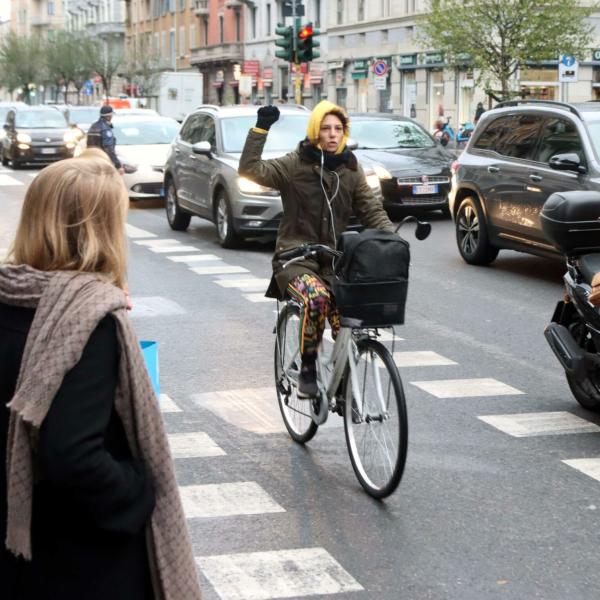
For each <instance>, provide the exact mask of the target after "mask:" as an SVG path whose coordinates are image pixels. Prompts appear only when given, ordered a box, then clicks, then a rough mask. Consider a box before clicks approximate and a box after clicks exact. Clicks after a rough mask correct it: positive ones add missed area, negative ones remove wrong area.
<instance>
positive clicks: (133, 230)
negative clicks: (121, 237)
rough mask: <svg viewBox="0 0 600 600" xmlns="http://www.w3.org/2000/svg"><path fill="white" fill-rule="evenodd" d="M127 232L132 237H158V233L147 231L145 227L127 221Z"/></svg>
mask: <svg viewBox="0 0 600 600" xmlns="http://www.w3.org/2000/svg"><path fill="white" fill-rule="evenodd" d="M125 233H126V234H127V236H128V237H130V238H131V239H138V238H154V237H156V234H154V233H150V232H149V231H145V230H144V229H140V228H139V227H135V226H134V225H130V224H129V223H125Z"/></svg>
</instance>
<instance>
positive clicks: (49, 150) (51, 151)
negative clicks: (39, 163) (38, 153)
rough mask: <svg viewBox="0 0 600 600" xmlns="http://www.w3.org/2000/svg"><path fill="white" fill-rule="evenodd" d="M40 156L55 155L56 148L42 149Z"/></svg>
mask: <svg viewBox="0 0 600 600" xmlns="http://www.w3.org/2000/svg"><path fill="white" fill-rule="evenodd" d="M42 154H56V148H42Z"/></svg>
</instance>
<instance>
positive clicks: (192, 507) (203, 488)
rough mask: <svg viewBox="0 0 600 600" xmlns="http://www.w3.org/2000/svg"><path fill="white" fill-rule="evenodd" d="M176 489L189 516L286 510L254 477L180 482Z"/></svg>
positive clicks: (217, 515) (202, 516)
mask: <svg viewBox="0 0 600 600" xmlns="http://www.w3.org/2000/svg"><path fill="white" fill-rule="evenodd" d="M179 493H180V495H181V502H182V504H183V511H184V513H185V516H186V517H187V518H188V519H201V518H207V517H232V516H236V515H261V514H265V513H279V512H285V509H284V508H283V507H282V506H280V505H279V504H277V502H275V500H273V498H271V496H269V494H267V492H265V490H264V489H263V488H262V487H261V486H260V485H258V483H255V482H254V481H242V482H236V483H211V484H205V485H189V486H182V487H180V488H179Z"/></svg>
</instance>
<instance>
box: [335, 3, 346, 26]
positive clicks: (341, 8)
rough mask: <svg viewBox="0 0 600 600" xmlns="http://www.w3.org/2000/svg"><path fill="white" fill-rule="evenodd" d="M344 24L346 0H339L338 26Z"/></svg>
mask: <svg viewBox="0 0 600 600" xmlns="http://www.w3.org/2000/svg"><path fill="white" fill-rule="evenodd" d="M343 22H344V0H337V24H338V25H341V24H342V23H343Z"/></svg>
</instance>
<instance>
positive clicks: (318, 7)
mask: <svg viewBox="0 0 600 600" xmlns="http://www.w3.org/2000/svg"><path fill="white" fill-rule="evenodd" d="M314 15H315V16H314V22H315V27H316V28H317V29H318V28H319V27H321V0H315V12H314Z"/></svg>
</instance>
